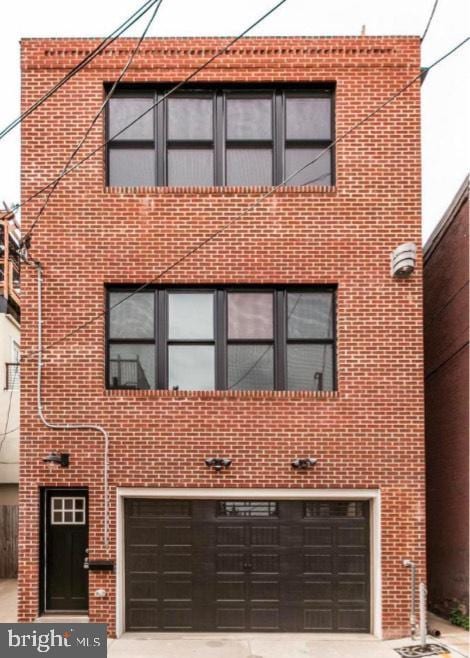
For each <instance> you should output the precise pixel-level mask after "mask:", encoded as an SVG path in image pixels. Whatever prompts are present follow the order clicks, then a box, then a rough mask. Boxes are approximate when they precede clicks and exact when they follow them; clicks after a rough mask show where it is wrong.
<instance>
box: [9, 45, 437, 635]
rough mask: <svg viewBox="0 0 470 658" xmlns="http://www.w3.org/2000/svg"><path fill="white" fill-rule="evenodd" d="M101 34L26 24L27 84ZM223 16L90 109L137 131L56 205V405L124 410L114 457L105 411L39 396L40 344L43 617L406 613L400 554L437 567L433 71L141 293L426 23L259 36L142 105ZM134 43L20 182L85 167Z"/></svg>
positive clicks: (27, 276) (48, 387)
mask: <svg viewBox="0 0 470 658" xmlns="http://www.w3.org/2000/svg"><path fill="white" fill-rule="evenodd" d="M96 43H97V42H96V41H94V40H69V39H67V40H63V39H61V40H53V39H44V40H41V39H38V40H37V39H34V40H24V41H23V42H22V72H23V99H22V101H23V106H24V107H27V106H28V105H30V104H31V102H32V101H33V100H35V99H36V98H37V97H38V96H39V95H41V94H42V93H43V92H44V91H45V90H46V89H48V88H49V87H50V86H51V85H52V84H53V83H54V82H55V81H56V80H57V79H58V78H59V76H62V75H63V73H64V71H66V70H67V69H68V68H70V67H71V66H73V65H74V64H75V63H76V62H77V61H78V60H79V59H80V58H81V57H82V56H83V55H84V54H85V53H86V52H88V51H90V50H91V49H92V48H93V47H94V46H95V45H96ZM224 43H225V41H224V39H214V38H194V39H193V38H191V39H149V40H147V41H146V42H145V43H144V45H143V47H142V49H141V51H140V52H139V55H138V56H137V58H136V61H135V65H133V66H132V68H131V70H130V71H129V72H128V74H127V75H126V84H125V85H123V86H121V87H120V88H119V90H118V91H117V92H116V94H115V98H114V100H113V101H112V102H111V104H110V107H109V111H108V115H107V118H106V120H103V121H102V122H98V124H97V126H96V127H95V128H94V129H93V132H92V134H91V136H90V139H89V142H88V148H89V149H90V150H91V149H92V148H94V147H98V146H99V145H100V143H102V141H103V139H104V137H105V135H108V136H109V137H114V136H116V137H115V139H114V140H113V141H112V143H111V144H110V147H109V149H108V151H107V153H106V154H105V156H101V155H100V154H98V155H97V156H95V157H94V158H91V159H89V160H88V161H87V162H86V163H84V164H83V165H82V166H81V167H80V168H79V169H78V170H76V171H75V172H74V173H73V174H71V175H69V176H67V177H66V178H65V179H64V180H63V182H62V183H61V185H60V186H59V188H58V189H57V191H56V192H55V194H54V195H53V197H52V200H51V203H50V204H49V206H48V209H47V212H46V213H45V214H44V216H43V217H42V219H41V221H40V222H39V224H38V225H37V227H36V229H35V231H34V234H33V240H32V247H31V250H30V256H31V257H32V258H34V259H37V260H39V261H40V262H41V266H42V271H43V288H42V310H43V319H44V323H43V334H44V336H43V340H44V345H45V346H46V352H45V358H44V364H43V369H42V411H43V413H44V415H45V418H46V419H47V421H48V422H49V423H51V424H57V425H59V426H60V425H62V424H67V423H73V424H85V425H90V424H92V425H95V424H97V425H100V426H101V427H102V428H103V429H104V430H105V433H106V435H107V436H108V439H109V440H108V457H109V459H108V461H109V467H108V469H105V450H104V449H105V443H106V441H105V434H103V432H102V431H100V430H92V429H83V430H79V429H76V430H73V429H51V428H48V427H46V426H45V425H44V423H42V422H41V421H40V419H39V417H38V409H37V400H36V377H37V370H38V366H37V363H36V360H35V359H34V358H30V359H28V360H27V361H24V364H23V369H24V376H23V377H22V400H21V403H22V426H23V428H24V429H23V439H22V440H23V443H22V454H21V462H22V463H21V489H20V499H21V517H22V525H21V556H20V598H19V616H20V620H22V621H27V620H32V619H35V618H36V617H37V616H38V615H40V614H42V613H44V612H55V613H59V612H61V613H68V612H70V611H75V613H77V612H79V613H81V614H87V613H88V614H89V618H90V619H91V620H93V621H103V622H107V623H108V624H109V632H110V633H111V634H115V633H117V634H120V633H121V632H123V630H125V629H130V630H146V631H149V630H191V629H193V630H220V631H227V630H231V631H242V630H261V631H262V630H281V631H285V630H304V631H338V632H341V631H359V632H373V633H375V634H376V635H378V636H384V637H392V636H399V635H403V634H405V632H406V631H407V628H408V618H409V598H410V589H409V573H408V572H407V571H406V569H405V568H404V567H403V566H402V560H403V559H404V558H409V559H412V560H414V561H416V563H417V565H418V573H419V576H420V578H421V579H423V578H424V573H425V504H424V435H423V384H422V378H423V359H422V300H421V265H420V263H421V259H420V256H419V257H418V265H417V268H416V271H415V272H414V273H413V274H412V275H411V276H410V277H408V278H402V279H398V278H396V277H392V276H391V271H390V253H391V252H392V250H393V249H395V248H396V247H397V246H398V245H400V244H402V243H405V242H414V243H416V244H418V245H419V244H420V242H421V239H420V219H421V216H420V107H419V93H420V90H419V83H416V84H415V85H413V86H412V87H410V88H409V89H408V90H407V91H406V92H405V93H404V94H403V95H401V96H400V98H398V100H396V101H395V102H394V103H392V104H390V105H389V106H388V107H387V108H386V109H384V110H383V111H381V112H380V113H379V114H378V115H377V116H376V117H374V118H373V119H372V120H371V121H369V122H367V123H366V124H365V125H363V126H362V127H361V128H360V129H358V130H356V131H355V132H353V133H352V134H351V135H350V136H349V137H348V138H347V139H346V140H345V141H344V142H342V143H340V144H339V145H338V146H337V147H336V148H335V149H331V150H330V151H329V152H328V154H325V155H324V156H322V157H321V158H320V159H319V160H318V162H317V163H316V164H315V165H312V166H309V167H307V168H306V169H304V170H303V172H302V173H300V174H298V175H296V176H294V177H293V178H292V179H291V180H290V181H289V185H286V186H284V187H281V188H280V189H279V190H277V191H276V192H275V194H273V195H272V196H270V197H269V198H267V199H265V200H264V201H263V202H261V203H260V204H259V205H257V206H256V208H254V209H252V210H250V212H247V213H246V214H244V215H243V216H242V217H240V218H239V219H238V220H237V221H233V223H232V224H231V225H230V227H229V228H227V230H225V231H224V232H223V233H221V234H219V235H218V237H216V238H215V239H213V240H211V241H210V242H208V243H207V244H206V245H205V246H204V247H203V248H201V249H200V250H198V251H197V252H195V253H193V254H192V255H191V256H188V257H187V258H185V259H184V260H183V261H182V262H181V263H180V264H179V265H177V266H176V267H174V268H172V269H171V270H170V272H168V274H167V275H165V276H164V277H163V278H162V279H161V280H159V281H158V285H154V286H150V287H148V288H146V289H145V290H144V291H141V292H140V293H135V294H134V295H133V296H132V297H129V294H130V292H132V291H133V290H135V289H136V287H137V286H139V285H140V284H142V283H145V282H147V281H149V280H151V279H153V278H154V277H155V276H156V275H157V274H158V273H159V272H160V271H161V270H163V269H164V268H166V267H168V266H169V265H170V264H171V263H173V262H174V261H175V260H177V259H179V258H180V257H181V256H182V255H183V254H185V253H186V252H188V251H190V250H191V249H192V248H193V247H194V246H195V245H196V244H198V243H199V242H201V241H202V240H204V239H205V238H207V237H208V236H209V235H210V234H211V233H213V232H215V231H217V230H218V229H219V228H220V227H221V226H222V225H224V224H225V223H226V222H227V221H230V220H232V219H234V218H235V217H238V215H240V214H242V213H243V212H244V211H247V209H248V208H250V207H251V206H252V204H253V203H254V202H255V201H256V200H257V199H258V197H259V196H260V195H261V194H262V193H264V192H267V191H269V190H270V189H271V186H272V185H273V184H277V183H279V182H280V181H282V180H283V179H284V178H285V177H286V176H287V175H290V174H291V173H293V172H295V171H297V169H298V168H299V167H300V166H302V165H303V164H306V163H308V162H309V161H311V160H312V159H313V157H314V156H315V155H316V154H319V153H320V152H321V150H322V149H324V148H325V147H327V146H329V145H330V144H332V140H333V139H334V137H335V136H338V135H341V134H342V133H343V132H344V131H345V130H347V129H348V128H349V127H351V126H352V125H353V124H354V123H355V122H356V121H357V120H358V119H360V118H362V117H363V116H365V115H366V114H367V113H368V112H370V111H371V110H373V109H374V108H375V107H376V106H377V105H378V104H380V103H381V102H383V101H384V100H385V99H387V98H388V97H389V96H391V95H392V94H393V93H394V92H396V91H397V90H398V89H399V88H400V87H401V86H403V85H404V84H405V83H406V82H408V81H409V80H410V79H411V78H412V77H414V76H416V75H417V73H419V66H420V53H419V38H415V37H390V38H388V37H387V38H382V37H375V38H374V37H358V38H355V37H354V38H248V39H245V40H244V41H243V42H240V43H239V44H237V45H236V46H234V47H233V48H232V49H231V51H230V53H229V54H227V55H224V56H222V57H220V58H219V59H217V60H216V61H215V62H214V63H213V64H212V65H211V66H210V67H209V68H207V69H205V70H204V71H203V72H201V73H200V74H199V75H198V77H197V80H196V81H195V82H194V84H193V85H192V86H188V87H187V88H185V89H184V90H183V91H182V93H180V94H179V95H178V96H176V95H175V96H173V97H170V98H169V99H167V100H165V101H164V102H161V103H160V104H159V105H158V106H156V107H155V108H154V109H152V110H151V111H150V112H148V113H147V114H146V115H145V118H142V119H140V120H139V121H137V123H135V124H134V125H133V126H132V127H131V128H127V129H125V130H124V128H125V126H127V125H128V124H129V123H130V121H131V120H132V119H134V118H136V117H137V116H139V115H140V114H142V112H143V111H144V110H147V109H149V108H151V107H152V106H154V105H155V103H157V102H158V101H159V99H161V98H162V94H164V92H165V91H166V90H168V89H169V88H171V85H172V83H175V82H178V81H179V80H181V79H183V78H184V77H185V76H186V75H188V74H189V73H190V72H191V71H192V70H193V69H194V68H195V67H196V66H198V65H200V64H201V63H202V62H203V61H205V60H206V59H208V58H209V57H210V56H211V55H212V54H214V53H215V52H216V51H217V50H218V49H219V48H220V47H222V45H223V44H224ZM135 44H136V41H135V40H132V39H124V40H122V41H121V42H120V44H119V46H112V47H110V48H109V49H108V50H107V51H106V52H105V54H104V55H102V56H100V57H99V58H98V59H97V60H95V61H94V62H93V63H92V64H91V65H89V66H88V67H87V68H86V69H85V70H84V71H82V72H81V73H80V74H79V75H77V76H76V77H74V78H73V80H71V81H70V82H68V83H67V85H66V86H65V87H64V88H63V89H61V90H60V91H59V92H58V93H57V94H55V95H54V96H53V97H52V98H51V99H50V100H49V101H48V102H47V103H46V104H44V105H43V106H42V107H41V109H40V110H39V111H38V112H36V113H35V114H34V116H33V118H32V119H29V120H27V121H25V122H24V124H23V153H22V158H23V159H22V163H23V198H27V197H28V196H29V195H30V194H31V193H32V192H34V191H35V190H36V189H37V188H38V187H39V186H41V185H43V184H44V183H47V182H48V181H49V180H51V179H52V178H54V177H55V176H56V175H57V173H58V172H59V171H60V170H61V167H62V166H63V165H64V163H65V162H66V160H67V158H68V156H69V154H70V153H71V151H72V149H73V147H74V146H75V145H76V144H77V143H78V141H79V140H80V138H81V136H82V135H83V133H84V132H85V130H86V128H87V127H88V125H89V122H90V121H91V119H92V117H93V116H94V114H95V113H96V112H97V110H98V108H99V106H100V104H101V103H102V100H103V95H104V89H105V88H106V86H107V85H109V84H110V83H112V82H113V81H114V80H115V79H116V78H117V76H118V75H119V72H120V69H121V68H122V66H123V65H124V63H125V61H126V59H127V57H128V55H129V52H130V49H131V48H133V47H134V46H135ZM117 133H120V134H119V135H117ZM85 152H88V149H87V150H86V151H85ZM39 207H40V206H39V201H38V200H35V201H34V202H33V203H30V204H28V205H27V206H26V207H25V208H24V215H23V223H24V227H25V229H27V228H28V226H29V225H30V223H31V221H32V219H33V218H34V213H35V212H37V210H38V209H39ZM59 227H60V230H59ZM25 270H26V271H25V273H24V277H23V288H24V306H25V310H24V318H23V346H24V347H23V349H24V350H25V351H26V352H29V351H31V350H35V349H36V348H37V327H38V303H37V299H38V297H37V295H38V290H37V287H38V273H37V271H36V270H35V269H34V268H33V267H30V268H25ZM125 297H129V298H128V299H125ZM118 304H119V305H118ZM92 316H98V317H97V318H96V320H95V321H94V322H92V323H90V324H88V325H87V326H86V327H85V328H83V330H81V331H79V332H76V333H74V334H73V335H72V336H70V337H69V338H67V339H66V340H61V339H62V338H63V337H64V335H65V334H67V333H68V332H70V331H71V330H73V329H74V328H75V327H77V326H78V325H79V324H81V323H83V322H85V321H86V320H88V319H89V318H90V317H92ZM56 341H60V342H58V343H57V344H56V345H54V343H56ZM48 346H49V348H48ZM51 452H53V453H57V454H59V455H60V454H61V453H63V454H68V455H69V460H70V463H69V466H68V467H61V466H60V465H58V464H54V463H46V462H44V461H43V459H44V458H45V457H46V456H48V455H49V454H50V453H51ZM211 458H225V459H227V460H231V465H230V466H229V467H228V468H225V467H222V468H221V469H220V470H217V469H215V468H213V466H207V465H206V462H205V460H206V459H211ZM308 458H312V459H316V460H317V462H316V464H315V465H314V466H313V467H311V468H296V467H295V466H293V465H292V463H293V462H296V460H299V459H301V460H306V459H308ZM304 465H306V464H305V463H304ZM296 466H298V463H296ZM106 470H107V473H106ZM108 513H109V514H108ZM64 546H67V550H65V551H64ZM86 548H88V552H87V554H86V559H87V561H88V565H87V566H89V569H88V570H85V571H84V570H83V562H84V560H85V550H86Z"/></svg>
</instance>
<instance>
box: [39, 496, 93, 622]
mask: <svg viewBox="0 0 470 658" xmlns="http://www.w3.org/2000/svg"><path fill="white" fill-rule="evenodd" d="M59 492H60V493H62V494H63V495H64V496H68V495H75V494H77V495H83V496H85V498H86V505H85V519H86V527H87V531H88V538H89V536H90V524H89V513H88V505H89V495H88V487H80V486H78V487H67V486H57V487H41V489H40V497H39V499H40V542H39V546H40V549H39V550H40V560H39V565H40V566H39V614H48V613H49V612H51V613H52V614H54V615H60V614H61V612H60V611H49V610H47V605H46V601H47V587H46V585H47V530H48V528H47V517H48V515H47V504H48V494H50V493H59ZM88 603H89V601H88ZM70 614H71V613H67V612H64V615H68V616H70ZM80 614H82V613H80Z"/></svg>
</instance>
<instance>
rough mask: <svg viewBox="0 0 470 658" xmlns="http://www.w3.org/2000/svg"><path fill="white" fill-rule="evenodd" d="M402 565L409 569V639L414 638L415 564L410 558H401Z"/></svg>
mask: <svg viewBox="0 0 470 658" xmlns="http://www.w3.org/2000/svg"><path fill="white" fill-rule="evenodd" d="M403 566H404V567H406V568H407V569H411V603H410V630H411V639H412V640H415V639H416V564H415V563H414V562H413V561H412V560H403Z"/></svg>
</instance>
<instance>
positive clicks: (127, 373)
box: [109, 344, 155, 388]
mask: <svg viewBox="0 0 470 658" xmlns="http://www.w3.org/2000/svg"><path fill="white" fill-rule="evenodd" d="M109 385H110V387H111V388H155V347H154V346H153V345H125V344H113V345H110V346H109Z"/></svg>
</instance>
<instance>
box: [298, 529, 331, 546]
mask: <svg viewBox="0 0 470 658" xmlns="http://www.w3.org/2000/svg"><path fill="white" fill-rule="evenodd" d="M303 535H304V541H303V544H304V546H305V547H309V548H310V547H312V548H316V547H319V546H321V547H324V546H333V528H331V527H330V526H316V527H315V526H310V527H305V528H304V529H303Z"/></svg>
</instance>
